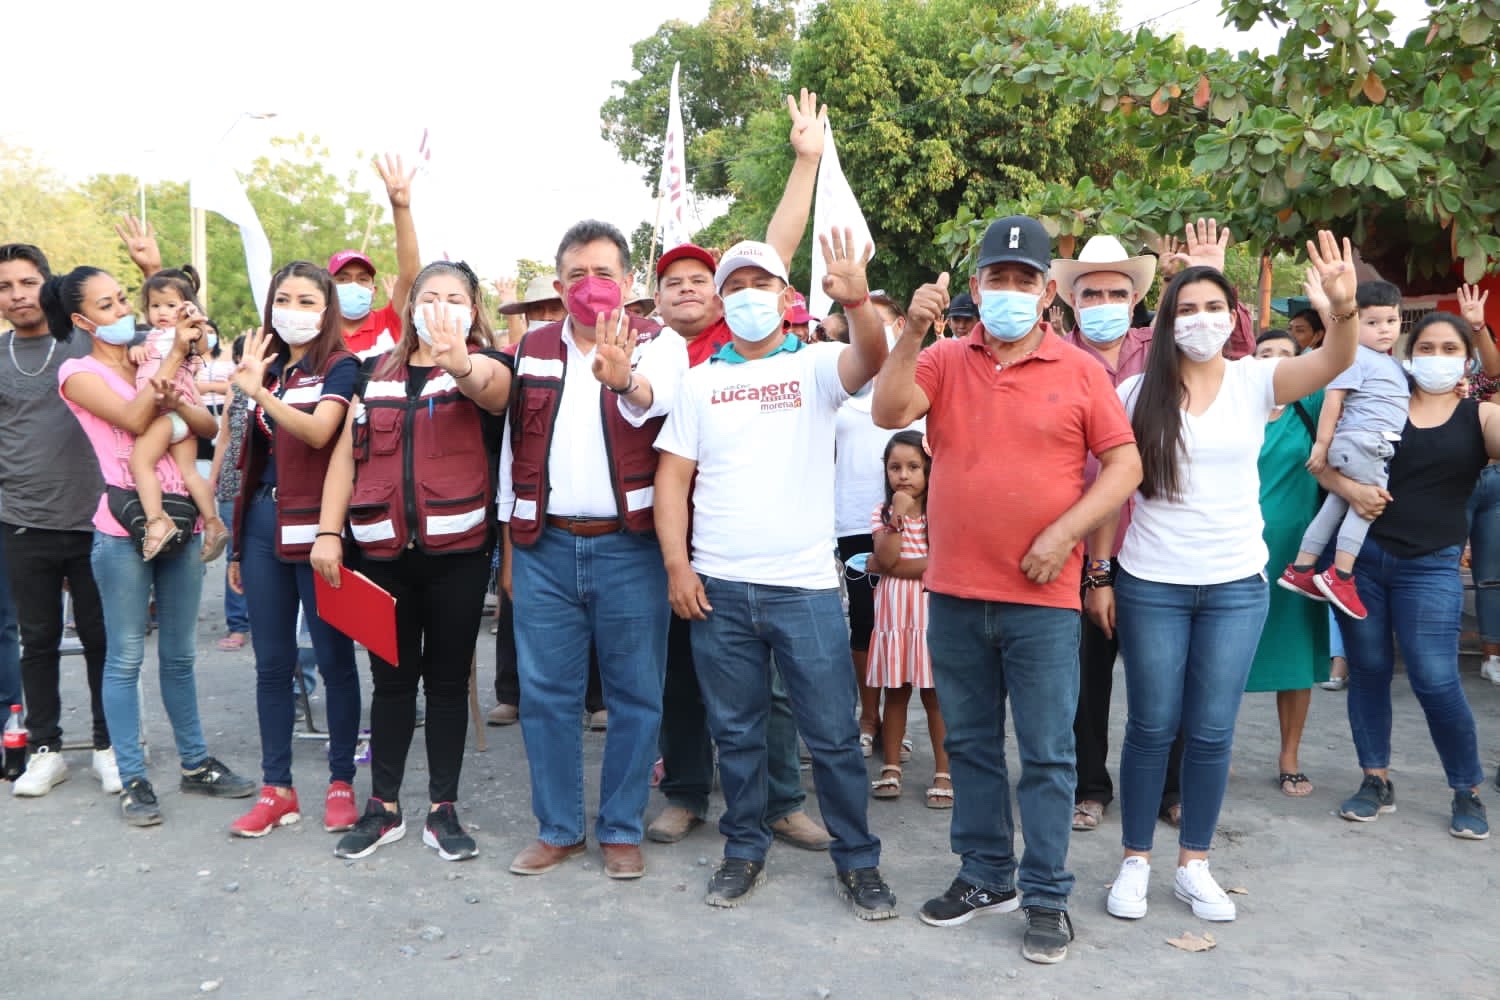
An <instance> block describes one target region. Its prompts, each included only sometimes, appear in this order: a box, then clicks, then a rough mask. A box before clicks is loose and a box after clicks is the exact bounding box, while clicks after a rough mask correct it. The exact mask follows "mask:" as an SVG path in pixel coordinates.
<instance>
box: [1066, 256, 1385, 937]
mask: <svg viewBox="0 0 1500 1000" xmlns="http://www.w3.org/2000/svg"><path fill="white" fill-rule="evenodd" d="M1318 240H1319V246H1314V245H1313V244H1312V243H1311V242H1309V243H1308V247H1307V249H1308V256H1309V257H1310V258H1311V260H1312V263H1313V266H1314V267H1316V268H1317V269H1318V271H1319V272H1320V273H1321V274H1322V277H1323V284H1324V287H1325V288H1326V289H1327V290H1328V293H1329V298H1330V299H1331V301H1332V304H1333V307H1332V312H1333V316H1332V320H1333V322H1332V323H1331V324H1330V326H1329V330H1328V337H1327V341H1326V342H1325V344H1324V346H1323V349H1322V350H1319V351H1314V352H1312V353H1309V354H1304V355H1302V356H1300V357H1296V358H1287V359H1284V360H1259V359H1256V358H1242V359H1240V360H1238V361H1228V360H1226V359H1225V358H1224V357H1223V355H1222V354H1221V348H1222V347H1223V346H1224V342H1225V340H1226V339H1228V337H1229V333H1230V330H1231V328H1232V327H1233V323H1234V310H1235V307H1236V304H1237V303H1236V300H1235V294H1234V290H1233V289H1232V288H1231V287H1230V285H1229V282H1228V281H1227V280H1226V279H1225V278H1224V275H1223V274H1222V273H1220V272H1219V271H1218V270H1216V269H1214V268H1209V267H1192V268H1188V269H1187V270H1185V271H1183V272H1182V273H1181V274H1179V275H1178V276H1177V277H1176V278H1175V279H1174V280H1173V281H1172V283H1171V284H1170V285H1168V286H1167V289H1166V291H1165V292H1164V293H1163V294H1162V298H1161V303H1160V306H1159V308H1158V309H1157V313H1156V331H1155V334H1154V336H1153V339H1152V342H1151V352H1150V356H1149V359H1148V360H1147V362H1146V370H1145V372H1144V373H1142V374H1141V375H1139V376H1137V377H1135V378H1132V379H1129V380H1127V381H1126V382H1124V383H1122V384H1121V386H1120V390H1119V391H1120V396H1121V398H1122V399H1123V400H1124V402H1125V407H1126V410H1127V411H1129V412H1130V414H1131V424H1132V426H1133V428H1134V430H1135V437H1136V443H1137V446H1138V447H1139V448H1140V451H1141V465H1142V471H1143V473H1144V478H1143V480H1142V482H1141V487H1140V491H1139V492H1138V493H1137V494H1136V496H1135V508H1134V513H1133V515H1132V519H1131V523H1130V528H1129V530H1128V531H1127V533H1126V535H1125V544H1124V546H1123V548H1122V549H1121V550H1120V557H1119V566H1118V567H1117V568H1116V569H1117V571H1116V572H1115V573H1114V575H1113V581H1112V582H1113V587H1111V585H1110V584H1111V577H1110V575H1108V574H1107V573H1106V574H1099V573H1097V572H1096V573H1094V574H1093V575H1091V576H1090V578H1089V580H1088V581H1086V582H1085V586H1086V587H1088V588H1089V589H1088V591H1087V595H1086V596H1087V601H1086V607H1087V610H1088V613H1089V615H1090V617H1092V618H1093V619H1094V621H1095V622H1096V623H1098V624H1099V626H1100V627H1101V628H1103V629H1105V630H1106V632H1107V631H1109V630H1110V629H1112V628H1114V627H1115V626H1116V613H1117V605H1116V601H1118V627H1119V630H1120V653H1121V655H1122V657H1123V658H1124V660H1125V682H1126V691H1127V700H1128V704H1129V715H1128V718H1127V721H1126V725H1125V743H1124V747H1123V749H1122V751H1121V754H1120V822H1121V827H1122V831H1121V843H1122V844H1123V846H1124V849H1125V860H1124V863H1123V864H1122V865H1121V866H1120V873H1119V875H1118V876H1117V877H1116V879H1115V882H1114V886H1113V888H1112V889H1111V890H1110V894H1109V902H1108V909H1109V912H1110V913H1111V914H1113V915H1114V916H1117V917H1124V918H1127V919H1134V918H1138V917H1143V916H1145V915H1146V890H1147V884H1148V882H1149V877H1150V871H1151V868H1150V863H1149V861H1150V853H1151V844H1152V835H1153V833H1154V831H1155V826H1156V812H1157V804H1158V803H1159V802H1160V801H1161V791H1162V783H1163V781H1164V780H1165V777H1166V770H1167V756H1168V753H1169V751H1170V748H1171V746H1172V740H1173V738H1174V737H1175V736H1176V734H1177V731H1178V728H1179V727H1180V728H1181V729H1182V731H1183V736H1184V738H1185V745H1184V749H1183V757H1182V826H1181V828H1180V832H1179V834H1178V856H1177V876H1176V880H1175V885H1174V893H1175V895H1176V896H1177V898H1178V899H1181V900H1183V901H1184V902H1187V903H1190V904H1192V907H1193V913H1194V914H1195V915H1197V916H1198V917H1200V918H1202V919H1204V920H1233V919H1234V915H1235V911H1234V903H1233V902H1232V901H1231V900H1230V899H1229V897H1228V896H1227V895H1225V894H1224V891H1223V890H1222V889H1220V888H1219V886H1218V883H1216V882H1215V881H1214V879H1213V876H1212V875H1211V874H1210V873H1209V870H1208V860H1207V859H1208V848H1209V844H1210V842H1211V841H1212V839H1213V832H1214V827H1215V826H1216V825H1217V823H1218V819H1219V807H1220V806H1221V805H1222V804H1223V801H1224V790H1225V786H1226V784H1227V783H1228V778H1229V753H1230V748H1231V745H1232V743H1233V740H1234V722H1235V716H1236V714H1237V713H1238V712H1239V705H1240V697H1241V695H1243V693H1244V690H1245V678H1246V676H1247V675H1248V674H1249V672H1250V664H1251V662H1252V660H1253V659H1254V656H1255V647H1256V643H1257V641H1258V640H1259V638H1260V630H1261V626H1262V625H1263V624H1264V622H1265V617H1266V608H1267V604H1268V600H1269V589H1268V586H1267V582H1266V575H1265V566H1266V559H1267V554H1266V545H1265V542H1264V541H1263V540H1262V538H1261V528H1262V522H1261V515H1260V506H1259V496H1260V483H1259V474H1258V471H1257V468H1256V463H1257V459H1258V457H1259V454H1260V447H1261V442H1262V439H1263V438H1264V436H1265V427H1266V420H1267V418H1268V417H1269V416H1270V413H1271V410H1272V408H1273V407H1275V406H1277V405H1286V404H1288V403H1291V402H1293V401H1295V400H1298V399H1301V398H1302V397H1303V396H1306V395H1307V394H1308V393H1311V392H1313V391H1315V390H1317V389H1320V388H1322V387H1323V386H1325V385H1327V384H1328V383H1329V382H1330V381H1332V380H1333V378H1334V377H1335V376H1336V375H1338V374H1339V373H1340V372H1341V371H1343V370H1344V369H1345V368H1347V367H1349V365H1351V364H1352V363H1353V362H1354V353H1355V346H1356V343H1357V333H1356V331H1357V324H1356V322H1355V307H1354V287H1355V279H1354V264H1353V257H1352V251H1351V250H1350V247H1349V243H1348V241H1347V240H1345V241H1344V243H1343V246H1342V248H1341V247H1340V246H1339V245H1338V243H1337V242H1336V241H1335V240H1334V238H1333V235H1332V234H1331V233H1328V232H1320V233H1319V234H1318ZM1113 540H1114V525H1113V524H1109V525H1105V526H1104V527H1102V528H1100V529H1099V531H1098V532H1096V534H1095V537H1094V538H1093V539H1092V540H1091V542H1090V544H1089V551H1090V552H1108V551H1110V545H1111V543H1112V542H1113Z"/></svg>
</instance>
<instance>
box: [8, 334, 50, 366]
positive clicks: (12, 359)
mask: <svg viewBox="0 0 1500 1000" xmlns="http://www.w3.org/2000/svg"><path fill="white" fill-rule="evenodd" d="M48 339H49V340H51V341H52V343H51V344H50V345H49V346H48V347H47V356H46V357H45V358H43V359H42V367H40V368H38V369H37V370H36V371H34V372H29V371H27V370H26V369H24V368H22V367H21V362H19V361H17V360H16V331H14V330H12V331H11V332H10V343H9V344H8V345H7V346H8V347H9V348H10V363H11V364H13V365H15V366H16V371H18V372H20V373H21V374H22V375H25V376H26V377H27V378H36V377H37V376H38V375H40V374H41V373H42V372H44V371H46V370H47V366H48V365H50V364H51V363H52V352H53V351H55V350H57V338H56V337H48Z"/></svg>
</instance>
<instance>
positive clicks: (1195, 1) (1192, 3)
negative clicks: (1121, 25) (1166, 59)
mask: <svg viewBox="0 0 1500 1000" xmlns="http://www.w3.org/2000/svg"><path fill="white" fill-rule="evenodd" d="M1202 2H1203V0H1188V2H1187V3H1185V4H1182V5H1181V6H1177V7H1173V8H1172V9H1171V10H1164V11H1162V12H1161V13H1160V14H1153V15H1151V16H1150V17H1148V18H1144V19H1142V20H1140V21H1137V22H1135V23H1134V24H1132V25H1131V26H1130V27H1128V28H1126V29H1125V34H1127V35H1128V34H1130V33H1131V32H1132V31H1134V30H1135V29H1136V28H1139V27H1140V26H1141V25H1143V24H1149V23H1151V22H1152V21H1160V20H1161V19H1162V18H1164V17H1166V16H1167V15H1168V14H1176V13H1177V12H1178V11H1182V10H1187V9H1188V8H1189V7H1196V6H1198V5H1199V4H1200V3H1202Z"/></svg>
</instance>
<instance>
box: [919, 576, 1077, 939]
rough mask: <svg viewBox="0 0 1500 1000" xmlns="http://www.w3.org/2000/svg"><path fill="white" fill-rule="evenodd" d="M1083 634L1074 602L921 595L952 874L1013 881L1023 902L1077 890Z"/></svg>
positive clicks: (991, 882)
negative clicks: (945, 775) (949, 778)
mask: <svg viewBox="0 0 1500 1000" xmlns="http://www.w3.org/2000/svg"><path fill="white" fill-rule="evenodd" d="M1078 637H1079V615H1078V612H1076V611H1069V610H1067V609H1065V608H1043V607H1034V606H1031V605H1026V604H1003V603H997V602H992V601H977V600H968V599H965V598H959V597H950V596H948V595H946V594H930V595H929V596H928V604H927V649H928V652H929V653H931V655H932V675H933V679H934V681H935V682H936V684H937V696H938V703H939V704H941V705H942V706H943V722H944V723H945V724H946V725H947V727H948V738H947V739H946V740H944V741H943V748H944V749H946V750H947V751H948V756H949V758H950V764H951V766H950V767H949V770H950V771H951V772H952V773H953V789H954V800H953V818H952V820H951V824H950V826H949V833H948V837H949V842H950V844H951V846H952V849H953V853H954V854H957V855H958V856H959V858H960V862H959V870H958V877H959V878H961V879H963V880H964V881H966V882H969V883H971V884H973V885H977V886H982V887H984V888H987V889H990V890H991V891H994V892H1010V891H1011V890H1012V889H1019V890H1020V892H1021V903H1022V905H1023V906H1042V907H1049V908H1052V909H1057V910H1066V909H1067V908H1068V895H1069V893H1071V892H1072V890H1073V873H1072V872H1070V871H1068V868H1067V865H1068V840H1069V838H1070V837H1071V835H1072V829H1073V786H1074V784H1075V783H1076V770H1075V757H1074V745H1073V715H1074V713H1075V710H1076V709H1077V706H1078ZM1007 698H1008V699H1010V701H1011V706H1012V711H1011V720H1012V722H1013V724H1014V725H1015V730H1016V747H1017V750H1018V751H1019V756H1020V758H1021V780H1020V781H1019V782H1018V783H1017V785H1016V801H1017V804H1018V805H1019V806H1020V809H1021V832H1022V835H1023V836H1024V837H1025V840H1026V851H1025V854H1023V855H1022V857H1021V862H1020V865H1019V866H1018V865H1017V864H1016V854H1015V820H1014V818H1013V816H1012V813H1011V803H1010V774H1009V771H1008V770H1007V768H1006V764H1005V702H1006V699H1007Z"/></svg>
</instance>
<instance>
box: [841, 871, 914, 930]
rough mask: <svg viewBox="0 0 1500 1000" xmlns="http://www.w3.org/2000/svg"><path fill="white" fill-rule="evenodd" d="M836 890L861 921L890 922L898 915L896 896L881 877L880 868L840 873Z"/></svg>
mask: <svg viewBox="0 0 1500 1000" xmlns="http://www.w3.org/2000/svg"><path fill="white" fill-rule="evenodd" d="M834 888H835V890H836V891H837V892H838V894H839V898H840V899H847V900H848V901H849V903H850V905H852V906H853V907H854V915H855V916H856V917H858V918H859V919H861V920H889V919H891V918H892V917H894V916H897V915H898V914H897V913H896V894H895V893H894V892H892V891H891V887H890V886H888V885H886V884H885V879H883V878H881V877H880V869H879V868H855V869H853V870H852V871H847V872H839V873H838V881H837V882H836V883H835V884H834Z"/></svg>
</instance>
